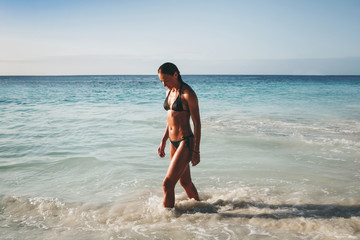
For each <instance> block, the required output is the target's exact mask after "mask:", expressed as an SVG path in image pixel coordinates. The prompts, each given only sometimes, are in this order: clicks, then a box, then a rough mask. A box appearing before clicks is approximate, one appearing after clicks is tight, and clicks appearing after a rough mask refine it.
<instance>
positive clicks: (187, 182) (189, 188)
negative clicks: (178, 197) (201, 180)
mask: <svg viewBox="0 0 360 240" xmlns="http://www.w3.org/2000/svg"><path fill="white" fill-rule="evenodd" d="M180 185H181V186H182V187H183V188H184V189H185V192H186V195H187V196H188V198H190V199H191V198H194V199H195V200H197V201H200V198H199V194H198V192H197V190H196V187H195V185H194V184H193V182H192V180H191V174H190V164H188V165H187V166H186V168H185V171H184V173H183V175H181V177H180Z"/></svg>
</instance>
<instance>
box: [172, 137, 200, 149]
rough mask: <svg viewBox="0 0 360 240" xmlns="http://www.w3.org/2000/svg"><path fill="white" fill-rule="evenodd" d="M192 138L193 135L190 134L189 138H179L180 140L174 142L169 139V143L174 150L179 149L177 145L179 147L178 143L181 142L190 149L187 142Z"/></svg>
mask: <svg viewBox="0 0 360 240" xmlns="http://www.w3.org/2000/svg"><path fill="white" fill-rule="evenodd" d="M192 137H194V134H191V135H190V136H187V137H183V138H181V139H179V140H175V141H173V140H171V139H170V142H171V144H172V145H173V146H174V147H175V148H176V149H177V148H178V147H179V145H180V143H181V142H182V141H185V144H186V146H188V147H190V141H189V139H190V138H192Z"/></svg>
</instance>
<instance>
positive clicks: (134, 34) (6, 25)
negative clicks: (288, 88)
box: [0, 0, 360, 75]
mask: <svg viewBox="0 0 360 240" xmlns="http://www.w3.org/2000/svg"><path fill="white" fill-rule="evenodd" d="M168 61H170V62H173V63H175V64H176V65H177V66H178V68H179V69H180V72H181V73H182V74H292V75H296V74H300V75H360V0H234V1H231V0H219V1H213V0H199V1H196V0H192V1H190V0H182V1H174V0H166V1H163V0H117V1H115V0H102V1H96V0H0V75H78V74H80V75H82V74H85V75H86V74H105V75H111V74H154V75H156V74H157V69H158V67H159V66H160V65H161V64H162V63H164V62H168Z"/></svg>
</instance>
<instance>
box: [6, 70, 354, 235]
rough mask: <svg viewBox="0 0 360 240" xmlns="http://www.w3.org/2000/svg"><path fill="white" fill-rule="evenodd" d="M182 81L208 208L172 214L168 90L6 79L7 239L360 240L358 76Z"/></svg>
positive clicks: (97, 79)
mask: <svg viewBox="0 0 360 240" xmlns="http://www.w3.org/2000/svg"><path fill="white" fill-rule="evenodd" d="M183 79H184V81H185V82H187V83H188V84H189V85H190V86H192V88H193V89H194V90H195V92H196V93H197V95H198V98H199V105H200V113H201V120H202V141H201V163H200V164H199V165H198V166H196V167H192V168H191V171H192V176H193V180H194V183H195V185H196V186H197V188H198V190H199V194H200V197H201V199H202V201H201V202H196V201H193V200H187V198H186V195H185V194H184V192H183V190H182V188H181V187H180V186H179V185H178V186H177V188H176V207H175V209H174V210H172V211H166V210H164V209H163V208H162V206H161V203H162V180H163V178H164V175H165V173H166V170H167V166H168V163H169V157H168V155H169V154H168V147H167V149H166V153H167V156H166V158H165V159H160V158H159V157H158V156H157V147H158V144H159V143H160V140H161V137H162V135H163V132H164V128H165V126H166V112H165V110H164V109H163V108H162V103H163V101H164V98H165V89H164V88H163V86H162V84H161V82H160V81H159V80H158V78H157V76H51V77H46V76H43V77H38V76H31V77H30V76H24V77H17V76H12V77H6V76H2V77H0V232H1V236H0V239H360V187H359V186H360V167H359V164H360V76H253V75H248V76H245V75H240V76H231V75H221V76H215V75H211V76H207V75H185V76H183Z"/></svg>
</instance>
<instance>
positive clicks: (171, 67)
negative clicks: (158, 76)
mask: <svg viewBox="0 0 360 240" xmlns="http://www.w3.org/2000/svg"><path fill="white" fill-rule="evenodd" d="M176 72H177V73H178V81H179V82H180V83H184V81H183V80H182V78H181V75H180V71H179V69H178V68H177V67H176V65H175V64H173V63H171V62H166V63H164V64H163V65H161V66H160V67H159V69H158V73H163V74H169V75H171V76H173V75H174V73H176Z"/></svg>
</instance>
